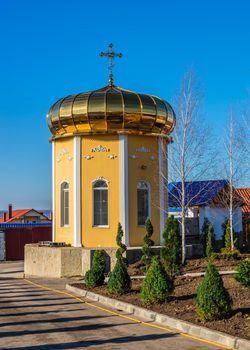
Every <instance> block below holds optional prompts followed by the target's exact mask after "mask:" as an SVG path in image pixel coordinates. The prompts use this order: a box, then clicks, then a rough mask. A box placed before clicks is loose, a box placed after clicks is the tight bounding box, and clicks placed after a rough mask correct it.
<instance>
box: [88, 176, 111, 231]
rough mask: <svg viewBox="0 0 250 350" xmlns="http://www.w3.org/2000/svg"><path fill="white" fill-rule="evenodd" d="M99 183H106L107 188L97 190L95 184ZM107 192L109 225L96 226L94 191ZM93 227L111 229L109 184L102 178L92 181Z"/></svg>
mask: <svg viewBox="0 0 250 350" xmlns="http://www.w3.org/2000/svg"><path fill="white" fill-rule="evenodd" d="M99 181H103V182H105V183H106V185H107V187H98V188H96V189H95V184H96V183H97V182H99ZM100 189H101V190H106V191H108V195H107V198H108V200H107V202H108V205H107V206H108V224H107V225H95V201H94V191H96V190H100ZM92 227H93V228H109V183H108V181H107V180H106V179H104V178H101V179H96V180H94V181H92Z"/></svg>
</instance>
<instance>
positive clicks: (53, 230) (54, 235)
mask: <svg viewBox="0 0 250 350" xmlns="http://www.w3.org/2000/svg"><path fill="white" fill-rule="evenodd" d="M55 218H56V216H55V142H54V141H52V242H55V239H56V234H55V227H56V222H55Z"/></svg>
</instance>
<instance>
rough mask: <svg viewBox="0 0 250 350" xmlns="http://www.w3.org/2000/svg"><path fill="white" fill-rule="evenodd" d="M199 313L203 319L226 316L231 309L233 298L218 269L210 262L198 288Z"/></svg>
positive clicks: (196, 303) (197, 306)
mask: <svg viewBox="0 0 250 350" xmlns="http://www.w3.org/2000/svg"><path fill="white" fill-rule="evenodd" d="M195 305H196V309H197V311H196V312H197V315H198V317H199V319H200V320H202V321H213V320H217V319H223V318H225V317H226V316H227V315H228V314H229V312H230V311H231V299H230V296H229V294H228V292H227V290H226V289H225V288H224V285H223V280H222V278H221V276H220V274H219V272H218V271H217V269H216V268H215V267H214V266H213V265H212V264H211V263H209V264H208V267H207V270H206V273H205V276H204V278H203V280H202V281H201V283H200V285H199V287H198V289H197V297H196V302H195Z"/></svg>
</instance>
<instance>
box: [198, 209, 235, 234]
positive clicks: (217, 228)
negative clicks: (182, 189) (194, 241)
mask: <svg viewBox="0 0 250 350" xmlns="http://www.w3.org/2000/svg"><path fill="white" fill-rule="evenodd" d="M205 217H207V218H208V220H209V221H210V222H211V223H212V225H213V227H214V234H215V239H217V240H219V239H222V235H223V232H222V227H221V225H222V224H223V222H224V221H225V220H226V219H227V218H228V217H229V212H228V209H227V208H210V207H201V208H200V216H199V226H200V233H201V229H202V225H203V222H204V218H205ZM233 229H234V232H241V231H242V212H241V208H236V209H234V211H233Z"/></svg>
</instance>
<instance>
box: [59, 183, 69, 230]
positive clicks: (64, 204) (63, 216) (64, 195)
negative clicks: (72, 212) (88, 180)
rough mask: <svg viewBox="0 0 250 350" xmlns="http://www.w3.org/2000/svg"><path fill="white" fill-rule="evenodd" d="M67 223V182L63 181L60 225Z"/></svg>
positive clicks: (66, 224)
mask: <svg viewBox="0 0 250 350" xmlns="http://www.w3.org/2000/svg"><path fill="white" fill-rule="evenodd" d="M68 224H69V184H68V182H66V181H65V182H63V183H62V184H61V226H68Z"/></svg>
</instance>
